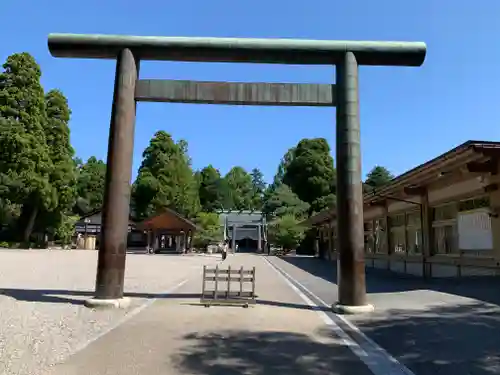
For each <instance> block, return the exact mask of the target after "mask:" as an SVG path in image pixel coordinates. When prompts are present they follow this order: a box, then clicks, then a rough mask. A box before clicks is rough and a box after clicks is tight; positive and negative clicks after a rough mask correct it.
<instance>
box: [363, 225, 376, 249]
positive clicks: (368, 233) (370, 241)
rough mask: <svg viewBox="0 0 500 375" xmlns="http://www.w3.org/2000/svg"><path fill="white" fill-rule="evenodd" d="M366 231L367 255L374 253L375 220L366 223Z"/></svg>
mask: <svg viewBox="0 0 500 375" xmlns="http://www.w3.org/2000/svg"><path fill="white" fill-rule="evenodd" d="M364 231H365V253H367V254H371V253H374V252H375V251H374V246H373V245H374V240H373V220H369V221H365V222H364Z"/></svg>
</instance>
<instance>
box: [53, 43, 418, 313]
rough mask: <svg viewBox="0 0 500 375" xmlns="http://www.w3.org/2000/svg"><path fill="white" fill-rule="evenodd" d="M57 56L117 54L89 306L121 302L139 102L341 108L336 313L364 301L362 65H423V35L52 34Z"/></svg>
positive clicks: (363, 306) (361, 306)
mask: <svg viewBox="0 0 500 375" xmlns="http://www.w3.org/2000/svg"><path fill="white" fill-rule="evenodd" d="M48 45H49V50H50V52H51V54H52V55H53V56H55V57H73V58H94V59H117V65H116V73H115V86H114V94H113V106H112V110H111V125H110V130H109V144H108V157H107V172H106V184H105V186H106V187H105V194H104V207H103V214H102V228H103V229H102V239H101V246H100V250H99V260H98V266H97V280H96V291H95V296H94V298H92V299H90V300H88V301H87V303H86V305H87V306H116V307H120V306H124V305H126V301H127V299H126V298H124V296H123V284H124V273H125V255H126V247H127V228H128V217H129V201H130V180H131V176H132V153H133V144H134V127H135V113H136V111H135V107H136V102H137V101H156V102H181V103H208V104H237V105H276V106H332V107H333V106H336V107H337V115H336V120H337V123H336V160H337V207H336V209H337V213H338V221H337V223H338V224H337V226H338V228H337V233H338V249H339V253H340V257H339V262H338V264H339V270H338V271H339V273H340V275H339V278H338V281H339V285H338V288H339V298H338V302H337V303H336V304H335V305H334V306H333V308H334V309H335V310H336V311H340V312H347V313H355V312H366V311H371V310H372V309H373V307H372V306H371V305H369V304H367V301H366V285H365V263H364V232H363V195H362V183H361V148H360V133H359V132H360V121H359V93H358V66H359V65H385V66H420V65H422V64H423V62H424V60H425V55H426V45H425V43H421V42H361V41H328V40H293V39H237V38H183V37H143V36H120V35H75V34H50V35H49V38H48ZM141 60H164V61H195V62H196V61H197V62H234V63H272V64H304V65H335V66H336V69H335V71H336V84H335V85H332V84H289V83H229V82H195V81H172V80H141V79H139V63H140V61H141Z"/></svg>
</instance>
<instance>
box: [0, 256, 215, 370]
mask: <svg viewBox="0 0 500 375" xmlns="http://www.w3.org/2000/svg"><path fill="white" fill-rule="evenodd" d="M218 261H219V258H216V257H209V256H177V255H154V256H152V255H147V254H128V255H127V271H126V274H125V293H126V294H129V295H130V296H131V297H132V304H131V306H130V308H128V309H126V310H114V309H112V310H92V309H87V308H86V307H84V306H83V301H84V300H85V299H87V298H89V297H90V296H92V294H93V290H94V283H95V276H96V266H97V252H96V251H81V250H80V251H79V250H74V251H68V250H66V251H64V250H29V251H27V250H24V251H16V250H1V251H0V374H6V375H11V374H12V375H13V374H16V375H25V374H30V375H36V374H38V373H41V372H42V370H43V369H44V368H45V367H46V366H50V365H51V364H53V363H56V362H59V361H61V360H63V359H64V358H65V357H66V356H68V355H69V354H71V353H72V352H74V351H75V350H77V349H78V348H79V347H81V346H82V345H85V344H86V343H87V342H88V341H89V340H91V339H92V338H94V337H96V336H97V335H98V334H99V333H101V332H103V331H105V330H106V329H109V328H110V327H112V326H113V325H116V324H117V323H118V322H119V321H120V320H121V319H123V318H124V317H125V315H127V314H128V313H130V312H131V311H133V310H134V309H137V308H138V307H140V306H141V305H143V304H145V303H147V301H148V300H151V299H152V298H154V297H155V294H158V293H165V292H167V291H168V290H169V289H170V288H172V287H174V286H176V285H177V284H179V283H180V282H181V281H183V280H185V279H186V278H190V277H193V276H195V275H196V274H199V273H200V272H201V269H202V267H203V265H204V264H215V263H217V262H218ZM200 287H201V285H200Z"/></svg>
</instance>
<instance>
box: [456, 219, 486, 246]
mask: <svg viewBox="0 0 500 375" xmlns="http://www.w3.org/2000/svg"><path fill="white" fill-rule="evenodd" d="M458 247H459V249H460V250H491V249H493V236H492V233H491V218H490V215H489V213H488V212H486V211H473V212H472V211H469V212H462V213H460V214H459V216H458Z"/></svg>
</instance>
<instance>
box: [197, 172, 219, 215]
mask: <svg viewBox="0 0 500 375" xmlns="http://www.w3.org/2000/svg"><path fill="white" fill-rule="evenodd" d="M221 187H222V178H221V175H220V172H219V171H218V170H217V169H215V168H214V167H213V166H212V165H211V164H210V165H208V166H206V167H205V168H203V169H202V170H201V171H200V172H199V190H198V191H199V195H200V205H201V209H202V211H204V212H215V211H217V210H220V209H222V208H223V206H224V192H223V191H222V189H221Z"/></svg>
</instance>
